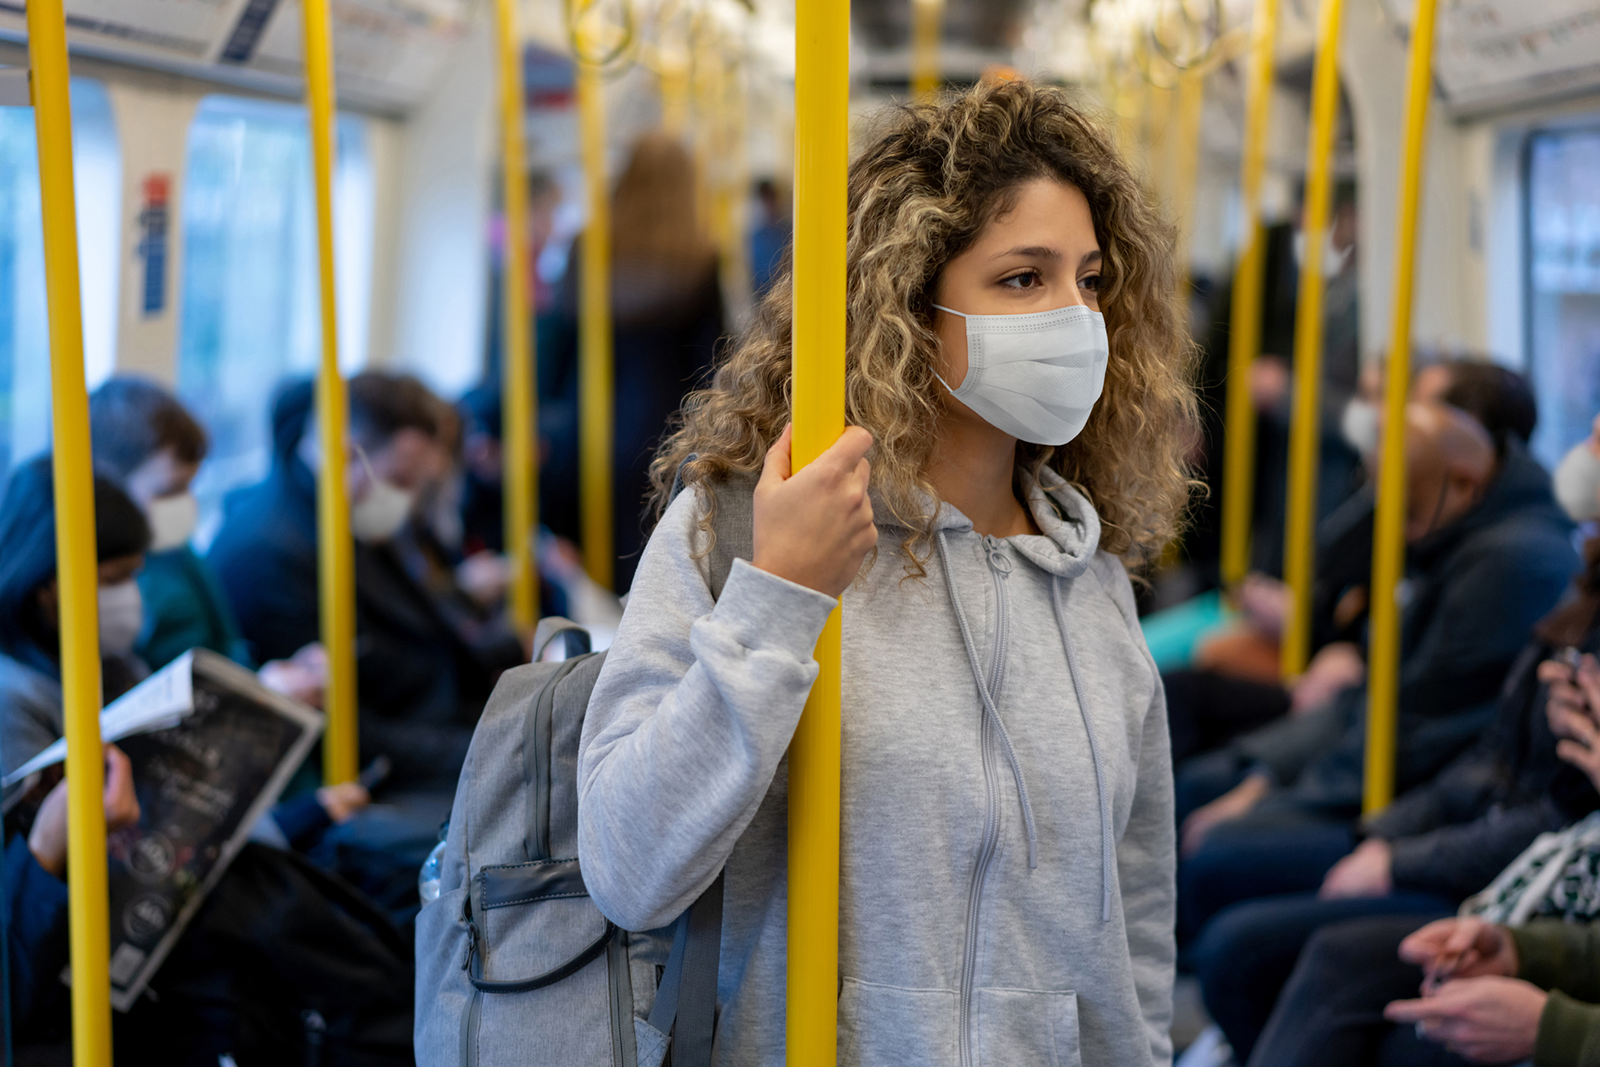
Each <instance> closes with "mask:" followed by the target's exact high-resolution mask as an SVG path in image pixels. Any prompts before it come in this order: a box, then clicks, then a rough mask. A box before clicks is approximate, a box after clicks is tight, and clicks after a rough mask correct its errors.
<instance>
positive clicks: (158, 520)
mask: <svg viewBox="0 0 1600 1067" xmlns="http://www.w3.org/2000/svg"><path fill="white" fill-rule="evenodd" d="M145 518H147V519H149V520H150V551H152V552H166V551H168V550H169V549H173V548H178V547H179V546H181V545H186V544H188V543H189V537H190V535H191V534H193V533H194V527H195V523H197V522H199V521H200V504H199V502H198V501H197V500H195V498H194V496H193V494H190V493H178V494H176V495H174V496H163V497H157V498H156V499H155V500H152V501H150V507H149V508H148V509H146V511H145Z"/></svg>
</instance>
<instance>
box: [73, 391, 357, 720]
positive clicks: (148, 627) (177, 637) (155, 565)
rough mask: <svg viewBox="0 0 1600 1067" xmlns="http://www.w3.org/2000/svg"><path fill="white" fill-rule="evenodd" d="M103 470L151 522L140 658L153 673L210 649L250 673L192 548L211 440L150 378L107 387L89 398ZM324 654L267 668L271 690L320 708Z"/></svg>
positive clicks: (218, 594) (301, 653) (216, 589)
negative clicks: (195, 489) (198, 488)
mask: <svg viewBox="0 0 1600 1067" xmlns="http://www.w3.org/2000/svg"><path fill="white" fill-rule="evenodd" d="M89 432H90V437H91V439H92V441H93V446H94V461H95V468H96V469H97V470H98V471H100V472H101V473H103V474H106V475H109V476H110V477H112V478H114V479H116V481H117V483H118V484H119V485H120V486H121V487H122V488H123V489H124V490H125V491H126V492H127V494H128V496H129V497H131V498H132V499H133V502H134V503H135V504H137V505H139V509H140V510H141V511H143V512H144V514H145V519H146V521H148V522H149V524H150V529H151V543H150V551H149V552H148V553H147V554H146V555H145V561H144V569H143V570H142V571H140V572H139V579H138V581H139V594H140V598H141V599H142V601H143V603H144V620H145V621H144V630H143V631H142V632H141V633H140V635H139V643H138V645H137V646H136V647H135V651H136V652H137V653H138V654H139V658H140V659H142V660H144V662H145V664H146V665H147V666H149V667H150V668H151V669H152V670H159V669H160V668H162V667H165V666H166V665H167V664H168V663H170V662H171V661H172V660H174V659H176V658H177V657H178V656H180V655H181V654H183V653H184V652H187V651H188V650H189V649H191V648H208V649H210V650H211V651H213V652H216V653H219V654H221V655H224V656H227V657H229V658H231V659H233V660H234V661H235V662H238V663H242V664H244V665H245V666H247V667H254V666H255V663H254V662H253V661H252V658H251V656H250V650H249V648H248V646H247V645H246V643H245V640H244V638H243V637H242V636H241V635H240V633H239V623H238V621H237V620H236V619H234V617H233V609H232V607H230V606H229V604H228V601H227V598H226V597H224V596H223V593H222V589H221V587H220V586H219V585H218V584H217V579H216V576H215V575H214V574H212V572H211V567H210V565H209V564H208V563H206V562H205V561H204V560H202V559H201V558H200V557H199V556H197V555H195V553H194V550H193V549H191V548H190V547H189V538H190V537H191V536H192V535H193V533H194V525H195V521H196V520H197V518H198V517H199V506H198V505H197V504H196V502H195V499H194V496H193V495H192V494H191V493H190V492H189V486H190V484H191V483H192V482H193V481H194V478H195V475H196V474H197V473H199V470H200V463H201V461H202V460H204V459H205V455H206V448H207V442H206V432H205V430H204V429H202V428H201V426H200V424H199V423H198V422H196V421H195V419H194V416H192V415H190V414H189V412H188V411H187V410H186V409H185V408H184V406H183V405H182V404H180V403H179V402H178V400H177V398H176V397H174V396H173V395H172V394H171V393H169V392H167V391H166V390H165V389H163V388H162V387H161V386H159V385H157V384H156V383H155V382H152V381H149V380H148V379H145V378H138V377H132V376H118V377H114V378H111V379H109V380H108V381H106V382H105V384H103V385H101V386H100V388H98V389H96V390H95V391H94V394H93V395H92V396H91V397H90V398H89ZM326 673H327V672H326V660H325V657H324V656H323V653H322V646H321V645H320V644H318V643H312V644H309V645H306V646H305V647H303V648H301V649H299V650H297V651H296V652H295V654H294V656H292V657H291V658H289V659H286V660H272V661H270V662H268V663H265V664H263V665H262V667H261V670H260V678H261V682H262V684H263V685H265V686H267V687H268V688H269V689H274V690H277V691H278V692H280V693H285V694H287V695H289V696H292V697H294V698H295V699H297V700H301V701H304V702H305V703H307V704H311V705H313V706H317V707H320V706H321V704H322V687H323V683H324V681H325V678H326Z"/></svg>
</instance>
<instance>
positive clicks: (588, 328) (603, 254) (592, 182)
mask: <svg viewBox="0 0 1600 1067" xmlns="http://www.w3.org/2000/svg"><path fill="white" fill-rule="evenodd" d="M574 17H577V14H576V13H575V16H574ZM574 32H575V33H576V34H578V35H579V37H580V39H581V38H582V36H583V35H584V34H585V33H586V32H587V31H586V30H585V29H584V27H582V26H575V27H574ZM577 67H578V126H579V137H580V139H581V140H582V152H583V175H584V182H585V185H586V188H587V192H588V207H589V221H588V224H587V225H586V226H585V227H584V231H583V248H582V252H583V256H582V263H583V268H582V273H581V274H580V276H579V279H578V294H579V302H580V311H579V322H578V441H579V449H578V509H579V521H580V525H581V528H582V531H583V565H584V568H585V569H586V570H587V571H588V572H589V577H591V578H593V579H594V580H595V581H596V582H599V583H600V584H601V585H603V586H605V587H606V588H607V589H609V588H611V585H612V582H613V580H614V571H615V568H616V558H615V556H616V553H615V551H614V549H613V547H612V545H613V536H612V526H611V523H612V508H611V452H612V433H613V421H614V407H613V392H614V389H615V370H614V368H613V365H612V353H611V190H610V183H609V182H608V181H607V178H606V97H605V89H606V87H605V75H604V71H603V70H602V68H601V66H600V65H599V64H597V63H592V62H589V61H588V60H586V59H585V58H584V56H583V55H582V54H580V55H579V56H578V57H577Z"/></svg>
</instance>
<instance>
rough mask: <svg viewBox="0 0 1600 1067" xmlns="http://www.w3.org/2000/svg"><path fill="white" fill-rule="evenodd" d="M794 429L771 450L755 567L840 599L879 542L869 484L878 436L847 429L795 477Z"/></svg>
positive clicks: (759, 492)
mask: <svg viewBox="0 0 1600 1067" xmlns="http://www.w3.org/2000/svg"><path fill="white" fill-rule="evenodd" d="M793 437H794V427H793V426H792V425H791V426H787V427H785V428H784V431H783V436H781V437H779V438H778V440H777V442H776V443H775V444H774V445H773V446H772V447H771V448H770V449H768V450H767V461H766V464H765V465H764V466H763V467H762V468H761V480H760V481H759V482H758V483H757V484H756V491H755V504H754V510H755V552H754V553H753V555H754V557H755V558H754V559H753V560H752V561H751V562H753V563H754V564H755V565H756V566H757V567H760V568H761V569H762V570H764V571H766V572H767V573H769V574H776V575H777V576H778V577H779V578H786V579H788V580H789V581H791V582H794V583H795V584H796V585H803V586H805V587H807V588H808V589H815V590H816V591H817V592H819V593H826V594H827V595H828V596H831V597H837V596H841V595H843V593H844V591H845V590H846V589H848V588H849V587H850V583H851V582H853V581H855V578H856V575H857V574H858V573H860V571H861V561H862V560H864V559H866V557H867V553H868V552H871V551H872V547H873V546H874V545H876V544H877V543H878V528H877V526H875V525H873V521H872V501H871V499H870V498H869V497H868V496H867V485H868V481H869V479H870V477H871V473H872V468H871V466H870V465H869V464H868V463H867V460H866V458H865V457H866V454H867V449H869V448H871V447H872V435H871V434H870V433H868V432H867V431H866V430H863V429H862V428H861V427H859V426H851V427H847V428H846V429H845V431H844V433H843V434H841V435H840V437H839V439H838V440H837V441H835V442H834V443H833V444H832V446H830V447H829V448H828V450H827V451H826V452H824V453H822V455H820V456H818V457H817V458H816V459H815V460H813V461H812V462H810V463H808V464H806V465H805V466H804V467H802V468H801V469H800V470H799V471H793V472H791V466H790V443H791V441H792V439H793Z"/></svg>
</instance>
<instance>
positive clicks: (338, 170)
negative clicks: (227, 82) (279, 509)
mask: <svg viewBox="0 0 1600 1067" xmlns="http://www.w3.org/2000/svg"><path fill="white" fill-rule="evenodd" d="M336 140H337V145H336V165H335V171H334V179H333V192H334V220H335V238H334V259H335V276H336V282H337V299H338V322H339V355H340V360H339V361H340V364H341V366H342V367H343V369H344V370H345V371H346V373H349V372H351V371H353V370H358V369H360V368H361V367H362V366H363V365H364V364H365V362H366V347H367V324H368V307H369V304H370V293H371V276H372V234H373V177H372V167H371V162H370V157H369V154H368V150H367V141H366V124H365V123H364V122H363V121H362V120H361V119H359V118H356V117H354V116H348V115H341V116H340V117H339V120H338V123H337V124H336ZM181 225H182V240H183V250H184V259H183V264H184V265H183V281H182V286H183V302H182V309H183V310H182V321H181V324H180V327H179V340H178V391H179V394H180V395H181V396H182V397H183V399H184V401H185V402H186V403H187V404H188V405H189V406H190V407H191V408H192V409H193V410H194V411H196V412H199V413H202V414H203V416H204V418H205V421H206V426H207V429H208V431H209V433H210V436H211V453H210V456H209V458H208V461H207V463H206V465H205V468H204V470H203V471H202V474H201V477H200V479H199V480H198V481H197V483H196V485H195V493H196V495H197V496H198V497H199V498H200V502H201V506H202V521H201V527H200V531H199V541H200V543H201V544H204V543H205V541H206V540H207V538H208V535H209V534H211V533H214V532H215V530H216V528H217V525H218V522H219V520H220V518H221V508H220V504H221V500H222V498H223V496H224V495H225V494H226V493H227V492H228V490H230V489H232V488H234V487H236V486H239V485H244V484H248V483H250V482H253V481H256V480H258V479H259V478H260V477H261V476H262V475H263V474H265V472H266V470H267V467H268V465H269V458H270V446H271V441H270V434H269V430H268V406H269V404H270V399H271V397H272V395H273V391H274V389H275V388H276V387H277V385H278V384H279V382H281V381H282V380H283V379H284V378H285V377H288V376H291V375H306V374H310V373H312V372H313V371H314V370H315V369H316V367H317V364H318V361H319V359H320V356H321V332H320V331H321V324H320V323H321V320H320V317H319V313H318V302H319V297H318V283H317V246H316V206H315V201H314V200H313V193H312V186H311V144H310V138H309V136H308V134H307V126H306V119H305V110H304V109H303V108H302V107H299V106H297V105H290V104H278V103H272V102H264V101H259V100H245V99H239V98H235V97H227V96H212V97H208V98H207V99H205V100H204V101H202V102H201V104H200V107H199V109H198V111H197V112H196V115H195V119H194V123H193V125H192V126H191V127H190V131H189V146H188V159H187V162H186V170H185V180H184V197H183V203H182V207H181Z"/></svg>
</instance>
